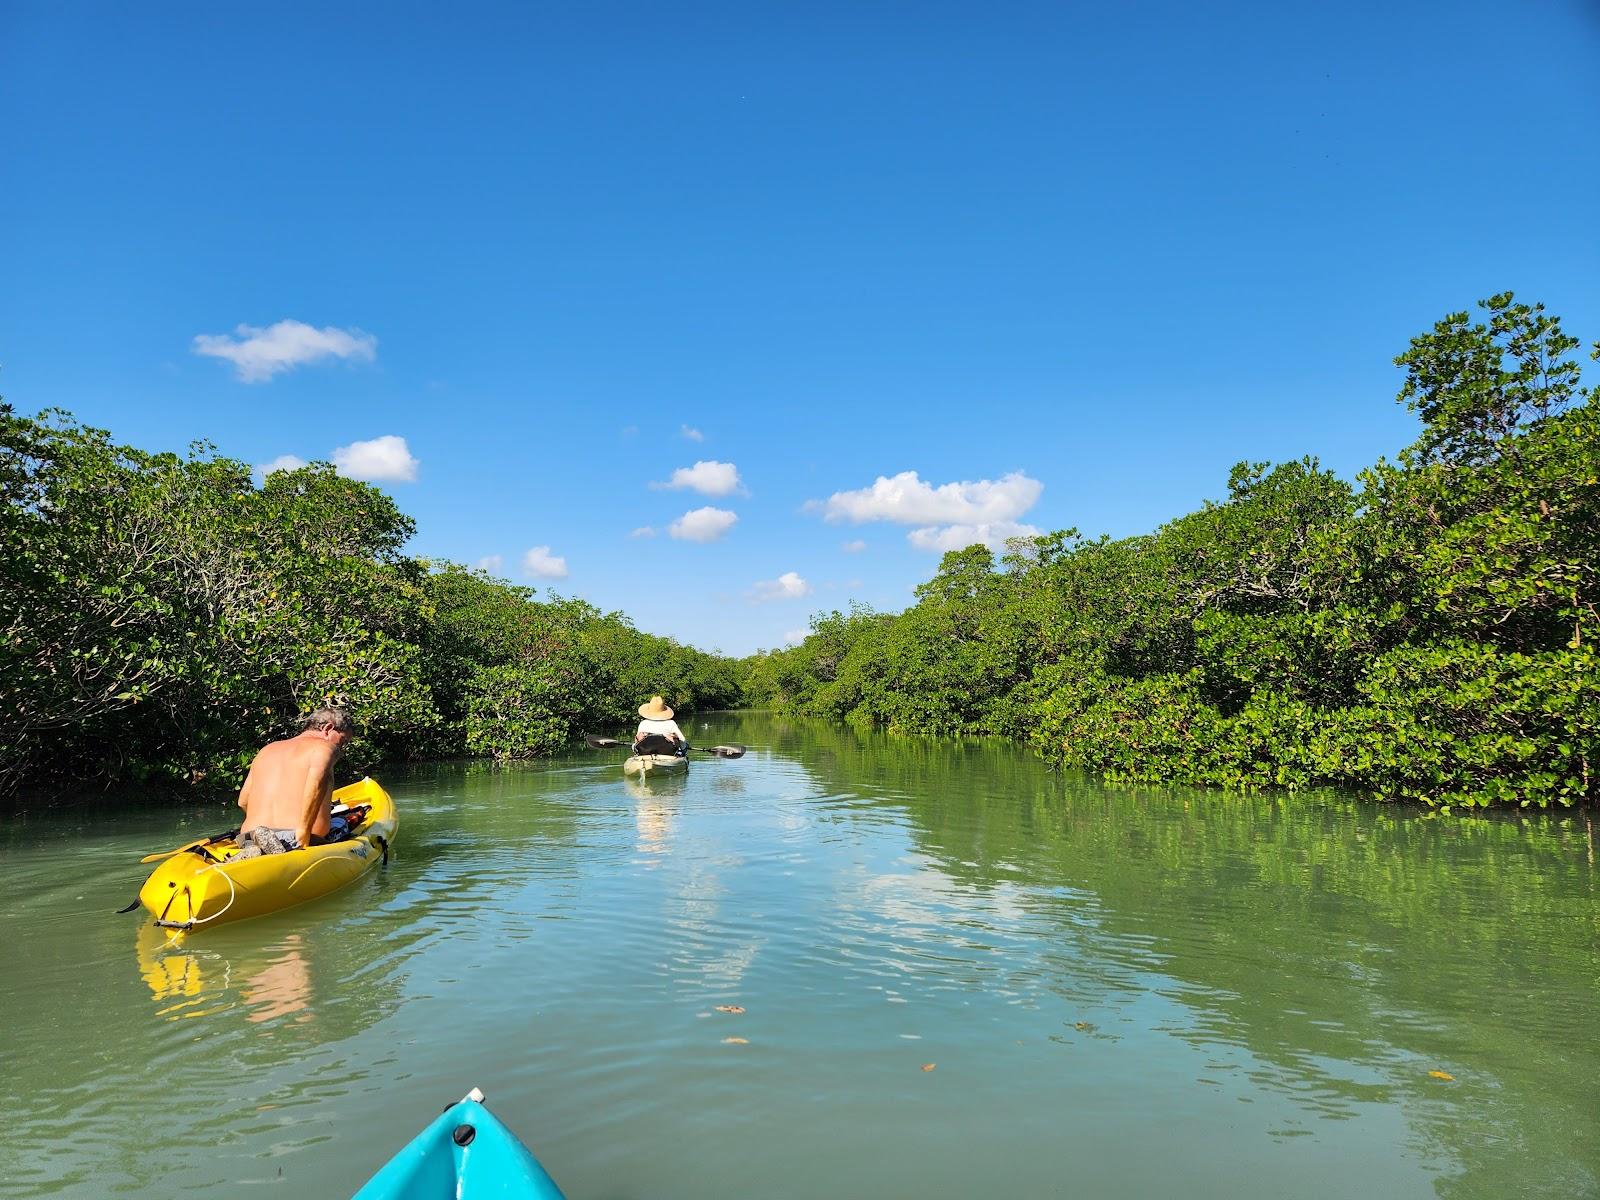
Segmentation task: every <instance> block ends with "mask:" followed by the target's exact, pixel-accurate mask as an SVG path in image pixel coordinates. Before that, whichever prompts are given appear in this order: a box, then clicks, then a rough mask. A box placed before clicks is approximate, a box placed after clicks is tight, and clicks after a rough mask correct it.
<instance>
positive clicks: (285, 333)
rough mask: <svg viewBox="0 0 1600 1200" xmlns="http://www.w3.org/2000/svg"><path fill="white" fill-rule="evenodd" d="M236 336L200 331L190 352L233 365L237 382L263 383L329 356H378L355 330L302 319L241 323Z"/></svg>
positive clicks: (373, 344)
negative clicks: (251, 323)
mask: <svg viewBox="0 0 1600 1200" xmlns="http://www.w3.org/2000/svg"><path fill="white" fill-rule="evenodd" d="M234 332H235V333H236V334H237V336H236V337H235V336H230V335H228V334H225V333H202V334H197V335H196V336H195V339H194V352H195V353H196V354H199V355H202V356H203V357H206V358H221V359H225V360H226V361H228V362H231V363H232V364H233V369H234V371H235V373H236V374H237V375H238V378H239V380H240V382H241V383H265V382H266V381H267V380H269V379H271V378H272V377H273V376H274V375H277V374H279V373H280V372H283V371H290V370H293V369H294V368H295V367H301V366H305V365H306V364H307V363H314V362H321V361H323V360H325V359H330V358H342V359H350V360H353V361H359V362H371V361H372V360H373V359H374V358H376V357H377V355H378V339H377V338H375V337H373V336H372V335H371V334H370V333H362V332H361V330H359V329H338V328H336V327H334V326H332V325H327V326H324V327H323V328H321V329H318V328H316V327H315V326H314V325H307V324H306V323H305V322H303V321H292V320H289V321H279V322H278V323H277V324H276V325H268V326H265V327H262V326H258V325H240V326H239V327H238V328H237V329H236V330H235V331H234Z"/></svg>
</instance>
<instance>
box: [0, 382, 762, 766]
mask: <svg viewBox="0 0 1600 1200" xmlns="http://www.w3.org/2000/svg"><path fill="white" fill-rule="evenodd" d="M412 528H413V526H412V522H411V519H410V518H409V517H407V516H405V515H404V514H403V513H401V512H400V510H399V509H398V508H397V507H396V506H395V504H394V502H393V501H392V500H391V499H389V497H387V496H385V495H384V494H383V493H382V492H380V491H378V490H377V489H376V488H373V487H370V486H368V485H366V484H362V483H357V482H354V481H352V480H348V479H343V478H341V477H339V476H338V475H337V474H335V473H334V471H333V469H332V468H331V467H330V466H328V465H326V464H314V465H312V466H309V467H305V468H302V469H300V470H297V471H287V472H275V473H273V474H272V475H269V476H268V477H267V478H266V479H265V480H264V481H263V482H262V483H261V484H260V485H259V486H257V485H256V484H255V482H254V481H253V479H252V477H251V472H250V469H249V467H247V466H246V465H245V464H243V463H239V462H234V461H232V460H229V459H224V458H218V457H215V456H214V455H212V454H211V453H210V449H209V447H206V446H203V445H197V446H195V447H194V448H193V449H192V450H191V451H190V452H189V454H187V455H184V456H179V455H174V454H150V453H145V452H143V451H139V450H135V449H132V448H130V447H126V446H118V445H115V444H114V443H113V442H112V440H111V437H110V435H109V434H107V433H105V432H104V431H102V430H97V429H91V428H88V427H85V426H82V425H79V424H77V423H76V422H74V421H72V420H71V418H70V417H68V416H67V415H66V414H63V413H45V414H41V415H40V416H39V417H37V418H32V419H30V418H24V417H19V416H17V415H16V413H15V412H14V410H13V409H11V408H10V407H9V406H6V405H0V793H4V792H7V791H14V790H16V789H18V788H21V787H24V786H27V787H33V788H39V787H44V786H49V785H59V784H74V783H84V782H88V781H95V780H99V781H105V782H110V781H113V780H147V781H152V782H167V783H177V784H204V785H208V786H219V785H231V784H233V783H235V782H237V780H238V779H239V778H240V775H241V773H242V770H243V768H244V766H245V765H246V764H247V763H248V761H249V758H250V756H251V754H252V753H253V752H254V750H255V749H256V748H257V747H258V746H259V745H260V744H261V741H262V740H263V739H264V738H267V737H272V736H281V735H282V734H283V733H285V732H287V731H288V729H290V728H291V727H292V723H293V719H294V718H295V716H296V715H298V714H300V713H303V712H305V711H307V710H309V709H312V708H315V707H317V706H319V705H321V704H324V703H328V702H336V703H340V704H343V705H345V706H347V707H348V708H350V710H351V711H352V713H353V714H354V716H355V717H356V720H357V722H358V726H359V727H361V729H362V730H363V734H364V736H363V738H362V739H361V740H359V741H358V742H357V743H356V745H355V747H354V748H353V750H352V753H353V755H354V757H355V761H356V763H357V765H361V764H363V763H365V762H371V761H374V760H377V759H380V758H393V757H416V756H423V755H428V756H438V755H453V754H466V753H483V754H492V755H495V756H499V757H521V756H525V755H528V754H545V753H550V752H551V751H553V750H554V749H556V748H558V747H559V746H561V745H563V744H564V743H565V742H566V741H567V740H569V738H570V737H571V736H572V734H573V733H574V732H575V731H577V730H578V729H579V726H580V725H581V724H582V723H584V722H588V721H596V722H612V721H616V720H620V719H621V718H622V717H624V716H627V715H629V714H631V712H632V707H633V705H635V704H637V703H638V702H639V700H640V699H641V698H643V697H644V696H648V695H649V694H650V693H651V691H652V690H654V691H660V692H662V693H663V694H664V695H668V696H669V697H671V698H673V699H674V700H675V701H676V702H678V703H679V704H680V705H684V706H686V707H694V706H695V705H700V706H703V707H713V706H721V705H727V704H730V703H733V702H736V701H737V699H738V697H739V695H740V686H739V678H738V672H737V668H736V667H735V665H734V664H732V663H729V662H726V661H725V660H718V659H713V658H711V656H708V655H704V654H700V653H699V652H697V651H693V650H690V649H687V648H685V647H682V646H679V645H677V644H676V643H674V642H671V641H669V640H667V639H663V638H653V637H649V636H647V635H643V634H640V633H638V632H636V631H635V630H633V629H632V628H631V626H629V625H628V624H627V622H626V621H625V620H623V619H622V618H621V617H619V616H616V615H614V614H613V615H610V616H602V615H601V614H600V613H598V612H596V611H595V610H594V609H593V608H591V607H590V606H588V605H585V604H582V603H581V602H578V601H567V600H560V599H552V600H550V601H546V602H542V603H541V602H538V601H536V600H535V599H534V597H533V594H532V593H531V592H530V591H528V590H527V589H523V588H516V587H511V586H508V585H506V584H503V583H499V582H496V581H494V580H490V579H488V578H487V577H486V576H483V575H481V574H477V573H473V572H469V571H466V570H464V569H462V568H460V567H455V566H452V565H450V564H439V565H437V566H435V565H434V564H429V563H425V562H420V561H416V560H413V559H409V558H407V557H405V556H404V554H403V547H404V545H405V542H406V541H407V539H408V538H409V537H410V536H411V533H412ZM646 681H648V684H649V686H645V683H646ZM624 688H635V689H637V694H635V692H623V691H621V690H619V689H624Z"/></svg>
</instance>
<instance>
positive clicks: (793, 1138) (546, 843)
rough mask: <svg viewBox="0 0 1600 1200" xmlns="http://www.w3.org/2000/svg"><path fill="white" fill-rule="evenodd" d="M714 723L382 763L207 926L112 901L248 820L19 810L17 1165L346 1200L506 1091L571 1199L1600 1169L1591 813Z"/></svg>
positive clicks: (120, 1191)
mask: <svg viewBox="0 0 1600 1200" xmlns="http://www.w3.org/2000/svg"><path fill="white" fill-rule="evenodd" d="M691 736H692V737H694V738H695V739H696V740H697V741H699V742H702V743H710V742H712V741H716V740H736V741H742V742H747V743H749V744H750V745H751V746H752V751H751V753H750V754H749V755H748V756H746V757H745V758H744V759H742V760H740V761H737V762H722V761H717V760H713V759H710V758H707V759H704V760H703V761H697V762H696V763H695V765H694V769H693V770H692V771H691V772H690V773H689V775H688V776H687V778H682V779H674V780H668V781H666V782H664V783H662V784H656V785H652V786H651V787H650V788H648V789H645V788H643V787H641V786H639V785H630V784H627V783H625V782H624V780H623V778H622V775H621V772H620V770H619V766H620V764H619V762H618V761H617V760H616V759H615V758H614V757H611V756H603V755H597V754H595V753H594V752H584V753H583V754H582V755H573V756H571V757H568V758H565V759H562V760H558V761H556V762H553V763H544V764H540V765H537V766H532V767H526V768H518V769H513V770H506V771H495V770H492V769H487V768H485V767H482V766H460V765H451V766H442V767H428V768H424V769H411V770H405V771H391V772H388V773H385V774H384V775H383V776H382V780H383V782H384V783H385V784H386V785H387V786H388V787H389V788H390V790H391V792H392V793H393V794H394V796H395V798H396V801H397V804H398V806H399V809H400V819H401V824H400V832H399V836H398V838H397V841H396V846H395V850H396V853H395V856H394V858H393V859H392V861H391V862H390V863H389V865H388V866H387V868H384V869H380V870H378V871H376V872H374V873H373V874H372V875H369V876H368V877H367V878H366V879H364V880H362V881H361V882H359V883H357V884H356V885H354V886H353V887H352V888H350V889H348V890H347V891H345V892H343V893H341V894H339V895H338V896H336V897H334V898H332V899H331V900H328V901H325V902H322V903H320V904H317V905H314V906H311V907H309V908H306V909H303V910H300V911H299V912H295V913H290V914H285V915H283V916H281V917H275V918H266V919H262V920H259V921H254V922H245V923H243V924H240V925H238V926H236V927H231V928H227V927H221V928H215V929H212V930H209V931H206V932H203V933H200V934H197V935H195V936H193V937H191V938H190V939H189V941H188V943H187V944H186V945H184V946H183V947H182V948H181V949H179V950H167V949H165V948H164V947H163V945H162V941H161V939H160V938H159V937H156V936H153V934H154V933H155V931H153V930H152V929H151V928H150V927H149V922H148V918H146V917H144V916H143V915H142V914H129V915H126V916H114V915H112V910H114V909H116V908H118V907H120V906H121V905H122V904H123V903H125V902H126V901H128V900H129V899H131V898H132V896H133V894H134V892H135V891H136V889H137V886H138V883H139V882H140V880H141V879H142V878H143V874H144V872H145V871H146V870H148V868H145V867H140V866H138V865H137V861H136V860H137V858H138V856H139V855H140V854H142V853H145V852H147V851H150V850H156V849H161V848H164V847H168V846H172V845H176V844H178V843H180V842H183V841H186V840H189V839H190V838H192V837H194V836H198V835H199V834H201V833H206V832H211V831H213V830H215V829H217V828H223V827H225V826H226V825H227V824H228V813H227V811H226V810H225V809H223V808H222V807H220V806H216V805H213V806H210V807H207V808H203V809H202V808H199V807H191V808H187V809H171V808H167V809H158V810H153V811H152V810H150V809H148V808H146V809H140V810H135V811H132V812H121V813H118V812H116V811H115V809H106V808H99V807H96V808H93V809H90V808H84V807H77V808H73V809H71V810H69V811H66V812H58V813H54V814H26V813H25V814H22V815H20V816H14V817H8V818H6V819H5V821H4V823H3V825H0V945H3V947H4V950H5V961H6V964H7V969H6V971H5V974H4V977H3V981H0V1097H3V1099H4V1101H5V1112H6V1126H7V1133H6V1136H5V1138H4V1139H3V1140H0V1194H3V1195H5V1196H30V1195H50V1196H57V1195H60V1196H84V1197H90V1196H143V1197H169V1196H174V1195H188V1194H199V1195H212V1196H221V1195H232V1194H244V1193H247V1192H248V1193H249V1194H278V1195H285V1196H290V1195H292V1196H294V1197H296V1198H297V1200H309V1198H311V1197H321V1196H344V1195H348V1194H349V1193H350V1192H351V1191H352V1190H354V1189H355V1188H356V1187H357V1186H358V1185H359V1184H360V1183H361V1181H362V1180H363V1179H365V1177H366V1176H367V1175H368V1174H369V1173H370V1172H371V1171H372V1170H373V1169H374V1168H375V1167H377V1166H378V1165H379V1164H380V1163H381V1162H382V1161H383V1160H384V1159H385V1158H386V1157H387V1156H388V1155H389V1154H391V1153H392V1152H393V1151H394V1150H395V1149H397V1148H398V1147H399V1146H400V1145H401V1144H402V1143H403V1142H404V1141H405V1140H406V1139H407V1138H408V1137H409V1136H410V1135H411V1134H412V1133H413V1132H415V1131H416V1130H417V1129H418V1128H420V1127H421V1126H422V1125H423V1124H424V1123H425V1122H426V1121H428V1120H429V1119H430V1118H431V1117H432V1116H433V1115H435V1114H437V1113H438V1112H439V1110H440V1109H441V1108H442V1107H443V1106H444V1105H445V1104H446V1103H447V1102H448V1101H450V1100H453V1099H455V1098H457V1097H459V1096H460V1095H461V1094H462V1093H463V1092H465V1091H466V1090H467V1089H468V1088H469V1087H471V1086H473V1085H477V1086H480V1087H482V1088H483V1089H484V1091H485V1092H487V1093H488V1096H489V1103H490V1106H491V1107H492V1108H493V1109H494V1110H495V1111H496V1112H497V1113H499V1114H500V1116H501V1117H502V1118H503V1119H505V1120H506V1121H507V1122H508V1123H509V1124H511V1125H512V1127H513V1128H515V1129H516V1130H517V1131H518V1132H519V1133H520V1134H521V1135H522V1136H523V1137H524V1139H525V1140H526V1141H527V1142H528V1144H529V1145H530V1146H531V1147H532V1148H533V1149H534V1150H535V1151H536V1152H537V1153H538V1154H539V1155H540V1157H541V1158H542V1159H543V1161H544V1162H545V1164H546V1165H547V1167H548V1168H549V1169H550V1171H551V1172H552V1173H553V1174H554V1175H555V1177H556V1179H557V1180H558V1181H559V1182H560V1183H561V1184H562V1186H563V1187H564V1188H565V1189H566V1191H567V1193H568V1195H569V1196H570V1197H572V1200H620V1198H625V1197H628V1198H631V1197H638V1198H641V1200H644V1198H651V1200H670V1198H672V1197H696V1198H704V1197H713V1198H730V1200H731V1198H734V1197H753V1196H762V1197H802V1196H803V1197H813V1196H847V1197H853V1196H861V1197H866V1196H874V1197H880V1196H906V1197H912V1196H915V1197H921V1198H932V1200H938V1198H942V1197H970V1196H972V1195H974V1194H980V1195H981V1194H987V1193H991V1192H992V1193H994V1194H997V1195H1006V1196H1018V1197H1034V1196H1039V1197H1043V1196H1082V1197H1098V1198H1120V1197H1151V1196H1184V1197H1275V1198H1279V1197H1312V1196H1316V1197H1323V1196H1328V1197H1333V1196H1356V1197H1362V1198H1363V1200H1368V1198H1374V1197H1407V1196H1434V1195H1438V1196H1449V1197H1480V1196H1481V1197H1506V1196H1553V1197H1554V1196H1559V1197H1576V1196H1600V1137H1597V1136H1596V1135H1597V1134H1600V1035H1597V1033H1596V1024H1595V1001H1596V987H1597V984H1600V887H1597V874H1596V866H1595V855H1594V844H1593V834H1592V832H1591V829H1590V827H1589V825H1588V823H1587V822H1586V820H1585V818H1584V817H1583V816H1581V815H1580V816H1568V817H1561V816H1556V817H1540V818H1534V819H1531V820H1517V819H1515V818H1505V817H1501V818H1496V819H1492V820H1466V821H1463V820H1449V819H1439V820H1436V819H1430V818H1429V817H1427V816H1426V815H1424V814H1419V813H1415V812H1408V811H1395V810H1392V809H1383V808H1379V807H1376V806H1371V805H1364V804H1354V803H1346V802H1337V801H1333V802H1329V801H1321V802H1317V801H1309V800H1299V801H1289V802H1287V803H1280V802H1278V801H1276V800H1274V799H1271V798H1258V797H1252V798H1239V797H1230V796H1222V795H1215V794H1207V793H1199V792H1182V791H1160V792H1154V791H1134V792H1128V791H1112V790H1106V789H1102V788H1100V787H1098V786H1097V785H1095V784H1094V783H1092V782H1091V781H1088V780H1083V779H1074V778H1067V779H1062V778H1059V777H1057V776H1054V775H1052V774H1050V773H1049V772H1048V771H1047V770H1045V769H1044V768H1043V767H1042V766H1040V765H1039V764H1037V763H1036V762H1034V761H1032V760H1031V759H1029V758H1028V757H1027V756H1025V755H1023V754H1021V753H1018V752H1017V751H1015V750H1013V749H1011V748H1009V747H1005V746H996V745H988V744H976V743H974V744H960V745H955V744H950V743H916V742H905V741H896V740H890V739H886V738H882V737H877V736H871V735H862V734H857V733H855V732H853V731H851V730H848V729H841V728H837V727H832V726H824V725H816V724H807V723H799V722H788V721H779V720H776V719H772V718H768V717H765V716H744V715H736V716H716V717H712V718H710V719H709V720H696V721H695V722H694V725H693V727H692V729H691ZM718 1005H739V1006H742V1007H743V1008H744V1010H745V1011H744V1012H743V1013H742V1014H734V1013H724V1012H718V1011H717V1006H718ZM728 1038H743V1039H745V1041H744V1042H743V1043H742V1044H741V1043H737V1042H728V1041H726V1040H725V1039H728ZM926 1064H934V1069H933V1070H931V1071H930V1070H925V1069H924V1067H925V1065H926ZM1430 1071H1443V1072H1445V1073H1447V1074H1449V1075H1451V1076H1454V1079H1453V1080H1442V1079H1438V1078H1434V1077H1431V1076H1430V1074H1429V1072H1430Z"/></svg>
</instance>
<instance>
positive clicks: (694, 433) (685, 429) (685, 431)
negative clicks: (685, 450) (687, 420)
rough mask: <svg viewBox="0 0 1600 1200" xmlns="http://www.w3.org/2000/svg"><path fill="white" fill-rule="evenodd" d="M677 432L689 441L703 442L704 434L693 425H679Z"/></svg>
mask: <svg viewBox="0 0 1600 1200" xmlns="http://www.w3.org/2000/svg"><path fill="white" fill-rule="evenodd" d="M678 432H679V433H680V434H682V435H683V437H684V438H686V439H687V440H688V441H691V442H703V441H705V440H706V435H705V434H703V433H701V432H700V431H699V430H698V429H696V428H695V427H694V426H693V425H680V426H678Z"/></svg>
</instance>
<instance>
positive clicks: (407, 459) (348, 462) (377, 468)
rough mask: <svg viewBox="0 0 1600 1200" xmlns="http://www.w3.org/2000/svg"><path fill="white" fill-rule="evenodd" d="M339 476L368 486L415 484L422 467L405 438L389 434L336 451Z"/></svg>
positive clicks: (341, 447)
mask: <svg viewBox="0 0 1600 1200" xmlns="http://www.w3.org/2000/svg"><path fill="white" fill-rule="evenodd" d="M333 465H334V466H335V467H337V468H338V469H339V474H341V475H344V476H346V477H347V478H350V479H361V480H365V481H366V482H367V483H380V482H390V483H412V482H414V481H415V480H416V478H417V468H418V467H420V466H421V465H422V464H421V463H420V462H418V461H417V460H416V459H415V458H413V457H412V456H411V450H410V448H409V447H407V445H406V440H405V438H403V437H397V436H396V435H395V434H392V433H388V434H385V435H384V436H383V437H375V438H373V439H372V440H371V441H369V442H351V443H350V444H349V445H348V446H340V447H339V448H338V449H337V450H335V451H334V452H333Z"/></svg>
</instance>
